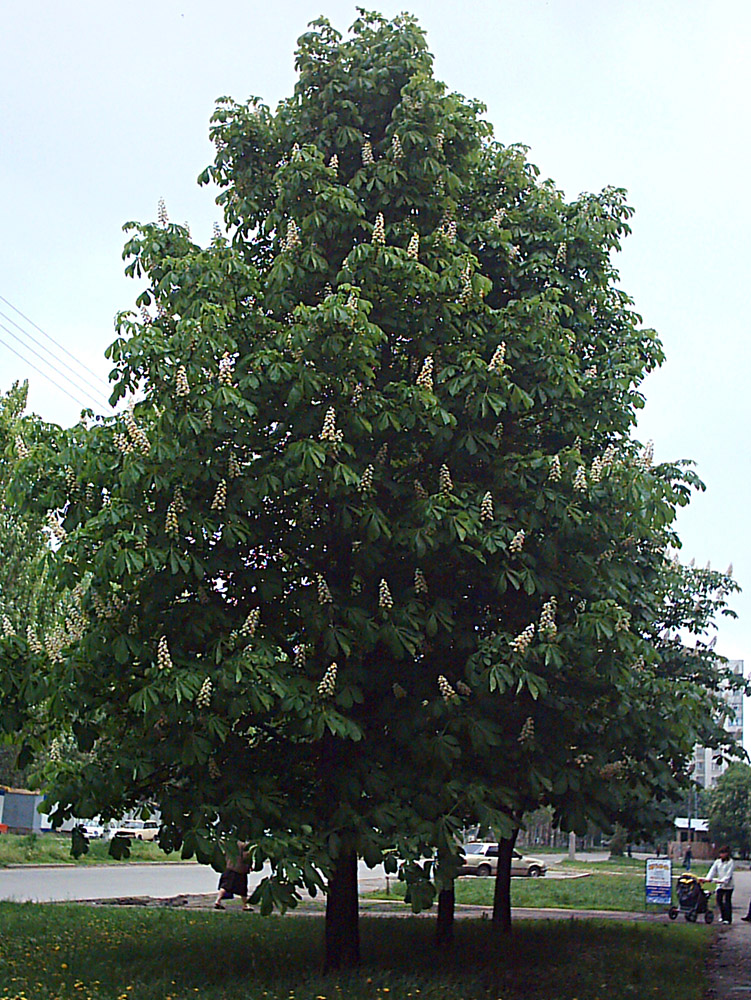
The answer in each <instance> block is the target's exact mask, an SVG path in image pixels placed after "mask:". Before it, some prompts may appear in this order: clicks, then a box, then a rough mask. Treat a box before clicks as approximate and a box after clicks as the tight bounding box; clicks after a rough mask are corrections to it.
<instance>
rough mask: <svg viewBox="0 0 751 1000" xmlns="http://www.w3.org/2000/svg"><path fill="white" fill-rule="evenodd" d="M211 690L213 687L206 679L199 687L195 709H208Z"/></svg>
mask: <svg viewBox="0 0 751 1000" xmlns="http://www.w3.org/2000/svg"><path fill="white" fill-rule="evenodd" d="M212 688H213V685H212V683H211V680H210V679H209V678H208V677H206V678H205V680H204V682H203V684H202V685H201V689H200V691H199V692H198V694H197V695H196V708H208V707H209V705H210V704H211V692H212Z"/></svg>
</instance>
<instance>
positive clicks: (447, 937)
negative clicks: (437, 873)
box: [435, 882, 454, 948]
mask: <svg viewBox="0 0 751 1000" xmlns="http://www.w3.org/2000/svg"><path fill="white" fill-rule="evenodd" d="M453 942H454V883H453V882H452V883H451V888H450V889H441V891H440V892H439V893H438V921H437V922H436V927H435V943H436V947H437V948H441V947H447V948H448V947H450V946H451V945H452V944H453Z"/></svg>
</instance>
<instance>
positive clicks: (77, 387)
mask: <svg viewBox="0 0 751 1000" xmlns="http://www.w3.org/2000/svg"><path fill="white" fill-rule="evenodd" d="M0 330H5V332H6V333H8V334H10V336H11V337H13V338H14V339H15V340H16V341H18V342H19V343H20V344H21V346H22V347H23V349H24V350H25V351H31V353H32V354H34V355H35V356H36V357H37V358H39V359H40V361H41V362H42V363H43V364H45V365H49V364H50V363H49V361H48V360H47V359H46V358H45V357H42V355H41V354H40V353H39V351H35V350H34V348H33V347H31V346H29V344H24V343H23V341H21V340H19V338H18V336H17V335H16V334H15V333H14V332H13V331H12V330H10V329H9V328H8V327H7V326H6V325H5V323H1V322H0ZM7 346H9V345H8V344H6V347H7ZM13 353H14V354H18V356H19V357H20V358H23V355H22V354H19V352H18V351H14V352H13ZM25 360H26V358H24V361H25ZM29 363H30V362H29ZM50 367H52V366H51V365H50ZM36 370H37V371H39V369H38V368H37V369H36ZM57 374H58V375H59V376H60V378H62V379H64V380H65V381H66V382H67V383H68V385H71V386H72V387H73V388H74V389H75V390H76V392H81V393H83V395H84V396H86V397H88V399H89V400H90V402H92V403H93V404H94V406H96V408H97V409H100V408H101V406H102V404H101V403H100V402H99V401H98V400H96V399H94V397H93V396H92V395H91V393H90V392H87V391H86V389H84V388H83V387H82V386H80V385H76V383H75V382H74V381H73V380H72V379H71V378H68V376H67V375H66V374H65V373H64V372H57ZM50 381H51V382H52V381H53V380H52V379H50ZM54 384H55V385H57V387H58V389H60V388H62V386H60V385H59V384H58V383H57V382H55V383H54ZM71 398H73V397H71Z"/></svg>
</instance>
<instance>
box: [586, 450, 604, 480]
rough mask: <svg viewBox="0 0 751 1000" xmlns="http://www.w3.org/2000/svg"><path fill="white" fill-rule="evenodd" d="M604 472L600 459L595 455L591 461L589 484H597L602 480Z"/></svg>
mask: <svg viewBox="0 0 751 1000" xmlns="http://www.w3.org/2000/svg"><path fill="white" fill-rule="evenodd" d="M604 471H605V466H604V465H603V464H602V459H601V458H600V456H599V455H595V457H594V458H593V459H592V466H591V468H590V470H589V481H590V483H599V482H600V480H601V479H602V474H603V472H604Z"/></svg>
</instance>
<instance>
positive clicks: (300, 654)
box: [292, 642, 308, 670]
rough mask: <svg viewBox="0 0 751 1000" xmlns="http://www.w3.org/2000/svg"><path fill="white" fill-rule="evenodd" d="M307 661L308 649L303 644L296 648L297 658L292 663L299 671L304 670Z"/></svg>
mask: <svg viewBox="0 0 751 1000" xmlns="http://www.w3.org/2000/svg"><path fill="white" fill-rule="evenodd" d="M307 659H308V648H307V646H306V645H305V643H304V642H301V643H300V644H299V645H298V646H295V658H294V660H293V661H292V663H293V665H294V666H295V667H296V668H297V669H298V670H302V669H303V668H304V666H305V663H306V662H307Z"/></svg>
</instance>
